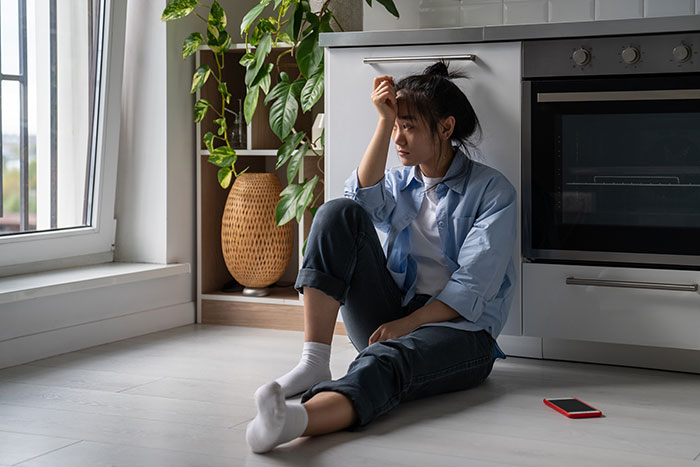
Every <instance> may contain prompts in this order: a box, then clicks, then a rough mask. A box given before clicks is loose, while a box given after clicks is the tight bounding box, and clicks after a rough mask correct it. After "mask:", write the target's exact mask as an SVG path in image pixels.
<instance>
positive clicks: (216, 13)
mask: <svg viewBox="0 0 700 467" xmlns="http://www.w3.org/2000/svg"><path fill="white" fill-rule="evenodd" d="M208 24H210V25H212V26H214V27H215V28H217V29H224V28H225V27H226V13H225V12H224V9H223V8H221V5H219V2H217V1H216V0H214V3H212V5H211V9H210V10H209V21H208Z"/></svg>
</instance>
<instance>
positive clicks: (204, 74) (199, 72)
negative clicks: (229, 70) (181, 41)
mask: <svg viewBox="0 0 700 467" xmlns="http://www.w3.org/2000/svg"><path fill="white" fill-rule="evenodd" d="M210 74H211V68H209V65H202V66H200V67H199V68H197V69H196V70H195V72H194V76H193V77H192V89H190V94H194V93H195V92H197V91H198V90H199V89H200V88H201V87H202V86H204V83H206V82H207V79H208V78H209V75H210Z"/></svg>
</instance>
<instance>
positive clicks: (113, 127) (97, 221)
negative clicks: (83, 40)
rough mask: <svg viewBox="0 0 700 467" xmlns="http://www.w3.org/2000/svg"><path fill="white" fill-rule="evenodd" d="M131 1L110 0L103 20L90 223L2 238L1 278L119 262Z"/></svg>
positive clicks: (0, 254) (99, 51)
mask: <svg viewBox="0 0 700 467" xmlns="http://www.w3.org/2000/svg"><path fill="white" fill-rule="evenodd" d="M126 3H127V2H126V1H125V0H105V8H104V11H103V12H102V14H103V15H104V18H101V19H100V21H101V22H103V24H104V34H103V35H102V42H101V43H99V44H98V54H97V57H98V61H100V56H101V66H100V67H98V70H97V73H96V77H95V78H96V79H95V83H96V86H99V89H100V92H99V99H98V101H97V102H96V103H95V104H96V105H95V107H96V112H97V124H96V127H97V131H95V132H94V135H93V138H94V140H93V141H94V143H93V144H94V145H95V146H94V147H95V151H96V153H95V154H96V161H95V175H94V191H93V200H92V203H93V209H92V219H91V222H90V225H89V226H87V227H80V228H73V229H64V230H55V231H43V232H28V233H23V234H17V235H10V236H0V276H7V275H13V274H22V273H29V272H36V271H41V270H48V269H56V268H63V267H70V266H78V265H86V264H99V263H105V262H111V261H112V260H113V251H114V236H115V231H116V219H114V203H115V196H116V182H117V158H118V154H119V132H120V119H121V95H122V92H121V90H122V75H123V69H124V42H125V30H126ZM93 124H94V122H93Z"/></svg>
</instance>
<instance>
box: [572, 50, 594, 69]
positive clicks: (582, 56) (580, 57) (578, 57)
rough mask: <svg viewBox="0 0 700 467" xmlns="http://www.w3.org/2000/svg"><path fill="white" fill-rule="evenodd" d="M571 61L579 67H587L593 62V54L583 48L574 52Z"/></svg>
mask: <svg viewBox="0 0 700 467" xmlns="http://www.w3.org/2000/svg"><path fill="white" fill-rule="evenodd" d="M571 60H573V61H574V63H575V64H577V65H579V66H583V65H587V64H588V62H590V61H591V53H590V52H589V51H588V50H586V49H584V48H583V47H581V48H580V49H577V50H574V53H573V54H571Z"/></svg>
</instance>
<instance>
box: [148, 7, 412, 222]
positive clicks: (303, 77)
mask: <svg viewBox="0 0 700 467" xmlns="http://www.w3.org/2000/svg"><path fill="white" fill-rule="evenodd" d="M339 1H342V0H335V1H334V0H325V1H323V2H322V4H321V6H320V8H317V9H316V11H312V6H311V4H310V2H309V0H274V3H273V1H272V0H261V1H260V3H258V4H257V5H255V6H254V7H253V8H252V9H251V10H250V11H249V12H248V13H247V14H246V15H245V16H244V17H243V20H242V21H241V24H240V28H239V31H237V32H239V33H240V36H241V37H242V38H243V39H244V43H245V46H246V52H247V53H246V54H245V55H244V56H243V58H242V59H241V60H240V64H241V65H242V66H244V67H245V68H246V74H245V84H246V97H245V102H244V115H245V120H246V122H247V123H248V124H250V122H251V120H252V118H253V114H254V113H255V108H256V106H257V103H258V99H259V96H260V92H261V91H262V92H263V94H264V95H265V97H264V99H265V100H264V103H265V105H269V106H270V112H269V113H270V128H271V129H272V131H273V132H274V133H275V134H276V135H277V136H278V137H279V139H280V148H279V150H278V151H277V163H276V168H278V169H279V168H281V167H283V166H284V165H285V164H286V165H287V170H286V173H287V182H288V185H287V187H286V188H285V189H284V190H282V193H281V195H280V200H279V202H278V203H277V206H276V209H275V218H276V222H277V224H278V225H283V224H286V223H288V222H289V221H291V220H292V219H294V218H296V219H297V221H301V218H302V216H303V214H304V212H305V211H306V210H307V208H308V207H309V206H311V205H312V204H313V201H314V199H313V191H314V188H315V186H316V184H317V183H318V181H319V179H318V176H314V177H313V178H312V179H310V180H306V179H305V180H303V181H302V182H300V183H296V182H295V181H294V179H295V177H296V175H297V173H298V171H299V166H300V164H301V162H302V160H303V157H304V155H305V154H307V153H308V151H309V150H311V151H312V152H313V153H314V154H315V155H316V156H318V157H319V158H320V157H322V154H323V151H322V148H323V134H321V137H320V147H321V150H320V151H317V150H316V149H315V148H316V146H317V145H318V143H319V142H316V141H311V137H310V136H311V135H307V134H306V133H305V132H303V131H296V130H295V129H294V125H295V123H296V120H297V117H298V115H299V112H298V109H299V104H301V109H302V112H308V111H310V109H311V108H312V107H313V105H314V104H315V103H316V102H318V100H319V99H320V98H321V96H323V79H324V63H323V50H322V49H321V47H320V46H319V43H318V39H319V34H320V33H322V32H332V31H333V30H334V25H335V26H337V27H338V28H340V29H342V26H341V25H340V24H339V23H338V20H337V18H336V17H335V15H334V14H333V4H334V3H335V4H338V2H339ZM365 1H366V2H367V4H368V5H369V6H372V0H365ZM376 1H377V3H379V4H381V5H382V6H384V8H386V10H387V11H389V12H390V13H391V14H392V15H394V16H396V17H397V18H398V17H399V13H398V10H397V9H396V6H395V5H394V2H393V0H376ZM316 3H321V2H316ZM197 7H199V8H200V9H203V11H205V13H204V14H200V13H199V12H198V11H196V9H197ZM266 9H267V10H271V11H272V16H264V15H263V13H265V11H266ZM207 10H208V14H206V12H207ZM192 13H194V14H196V15H197V16H198V17H199V18H201V20H202V21H203V22H204V23H205V24H206V33H205V34H202V33H200V32H193V33H192V34H190V35H189V36H187V38H186V39H185V41H184V44H183V47H182V56H183V58H187V57H188V56H190V55H192V54H193V53H194V52H195V51H196V50H197V49H198V48H199V47H200V45H202V44H206V45H208V46H209V48H210V49H211V51H212V52H213V53H214V56H215V58H216V66H217V68H216V69H211V68H210V67H209V66H207V65H202V66H200V67H199V68H197V70H195V72H194V76H193V78H192V87H191V89H190V92H191V93H195V92H196V91H197V90H198V89H200V88H201V87H202V86H203V85H204V83H205V82H206V81H207V80H208V79H212V77H213V79H216V80H217V82H218V87H217V89H218V91H219V93H220V95H221V102H220V103H217V104H218V105H217V106H215V105H214V104H213V103H211V102H208V101H206V100H205V99H200V100H198V101H197V102H196V103H195V105H194V120H195V122H199V121H201V120H202V119H203V118H204V116H205V115H206V113H207V112H208V111H212V112H216V114H217V116H218V118H217V119H216V120H215V123H216V124H217V125H218V126H219V128H218V131H217V134H216V135H215V134H213V133H212V132H207V133H206V134H205V135H204V136H203V140H204V144H205V145H206V147H207V149H208V150H209V152H210V154H211V155H210V157H209V162H210V163H212V164H214V165H216V166H217V167H219V171H218V179H219V183H220V184H221V186H222V187H223V188H227V187H228V186H229V185H230V184H231V181H232V178H234V177H238V176H239V175H241V174H242V173H244V172H245V169H244V170H242V171H240V172H239V171H238V170H237V168H236V159H237V156H236V151H235V150H234V149H233V148H232V147H231V144H230V142H229V138H228V132H227V131H226V130H227V126H226V118H225V117H224V113H225V111H226V105H227V104H229V98H230V94H229V92H228V88H227V83H225V82H223V81H222V70H223V67H224V64H225V62H224V53H225V52H226V51H227V50H228V49H229V48H230V46H231V44H232V39H231V35H230V34H229V33H228V32H227V30H226V27H227V21H226V14H225V12H224V10H223V8H222V7H221V5H219V3H218V2H217V1H216V0H213V3H212V4H211V6H208V5H206V4H204V3H201V2H199V1H198V0H174V1H172V2H170V3H169V4H168V5H167V6H166V7H165V10H164V11H163V14H162V17H161V19H162V20H163V21H171V20H175V19H179V18H183V17H185V16H188V15H190V14H192ZM280 44H283V45H286V46H288V47H289V49H287V50H285V51H284V52H283V54H291V55H292V56H294V57H295V59H296V63H297V65H298V68H299V72H300V73H299V76H296V77H290V76H289V75H288V74H287V73H285V72H281V73H279V74H278V76H279V79H278V82H277V84H276V85H275V86H274V87H273V88H272V89H270V86H271V76H272V73H273V72H274V70H275V68H276V67H278V66H279V58H278V59H277V62H276V63H268V55H269V54H270V52H271V50H272V48H273V47H274V46H279V45H280ZM280 57H281V55H280ZM314 212H315V209H311V214H312V215H313V213H314Z"/></svg>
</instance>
